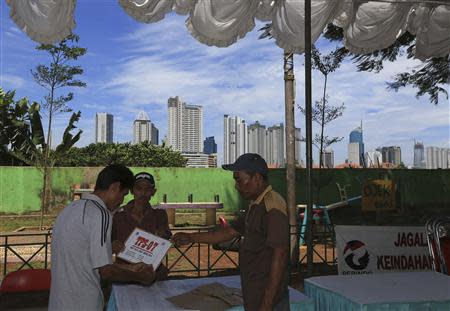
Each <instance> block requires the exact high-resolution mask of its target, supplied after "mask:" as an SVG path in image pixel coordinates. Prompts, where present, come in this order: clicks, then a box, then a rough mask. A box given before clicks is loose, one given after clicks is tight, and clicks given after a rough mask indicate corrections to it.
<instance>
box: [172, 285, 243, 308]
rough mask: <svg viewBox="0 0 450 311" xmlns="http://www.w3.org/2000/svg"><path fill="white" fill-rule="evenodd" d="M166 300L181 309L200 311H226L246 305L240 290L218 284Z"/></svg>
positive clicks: (204, 286)
mask: <svg viewBox="0 0 450 311" xmlns="http://www.w3.org/2000/svg"><path fill="white" fill-rule="evenodd" d="M166 299H167V300H168V301H170V302H171V303H173V304H174V305H176V306H178V307H180V308H183V309H189V310H199V311H209V310H216V311H225V310H228V309H230V308H231V307H235V306H240V305H242V304H243V303H244V301H243V299H242V293H241V290H240V289H239V288H231V287H227V286H225V285H223V284H220V283H217V282H215V283H210V284H205V285H202V286H199V287H197V288H195V289H194V290H192V291H189V292H186V293H184V294H181V295H177V296H173V297H169V298H166Z"/></svg>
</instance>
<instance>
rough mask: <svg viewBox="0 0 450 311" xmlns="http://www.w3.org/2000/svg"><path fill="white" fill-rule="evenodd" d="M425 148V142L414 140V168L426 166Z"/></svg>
mask: <svg viewBox="0 0 450 311" xmlns="http://www.w3.org/2000/svg"><path fill="white" fill-rule="evenodd" d="M425 167H426V162H425V149H424V148H423V143H422V142H419V141H415V142H414V168H425Z"/></svg>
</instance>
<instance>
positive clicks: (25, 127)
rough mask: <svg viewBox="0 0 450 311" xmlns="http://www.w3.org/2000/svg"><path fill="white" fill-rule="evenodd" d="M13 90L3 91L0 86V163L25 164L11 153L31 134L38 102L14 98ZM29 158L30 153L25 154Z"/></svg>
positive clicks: (18, 148) (20, 146) (17, 149)
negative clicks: (30, 102)
mask: <svg viewBox="0 0 450 311" xmlns="http://www.w3.org/2000/svg"><path fill="white" fill-rule="evenodd" d="M14 96H15V91H7V92H5V91H4V90H3V89H1V88H0V146H1V149H0V164H1V165H24V164H25V165H27V164H26V163H25V162H23V161H21V160H19V159H17V158H16V157H15V156H14V155H13V153H14V152H19V151H20V150H21V148H22V147H23V144H24V142H25V141H26V140H27V138H28V137H30V136H31V135H32V133H31V130H33V128H31V127H30V124H31V120H32V119H34V118H35V117H36V114H35V112H36V110H38V109H39V104H37V103H33V104H32V105H30V104H29V101H28V99H26V98H22V99H20V100H18V101H16V100H15V99H14ZM25 157H26V158H31V154H25Z"/></svg>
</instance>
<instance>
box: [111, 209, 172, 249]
mask: <svg viewBox="0 0 450 311" xmlns="http://www.w3.org/2000/svg"><path fill="white" fill-rule="evenodd" d="M133 204H134V202H133V201H130V202H128V204H127V205H125V206H124V207H122V208H121V209H120V210H119V211H118V212H117V213H115V214H114V217H113V227H112V233H111V236H112V240H113V241H114V240H119V241H121V242H123V243H125V241H126V240H127V239H128V237H129V236H130V234H131V232H133V230H134V229H135V228H140V229H142V230H145V231H147V232H150V233H152V234H156V235H158V236H160V237H162V238H164V239H169V238H170V237H171V235H172V234H171V232H170V229H169V221H168V219H167V213H166V211H165V210H162V209H154V208H152V207H151V205H150V203H149V204H148V206H147V208H146V209H145V213H144V217H143V218H142V220H141V222H140V223H139V222H137V221H136V220H135V219H134V218H133V217H132V216H131V210H132V209H133Z"/></svg>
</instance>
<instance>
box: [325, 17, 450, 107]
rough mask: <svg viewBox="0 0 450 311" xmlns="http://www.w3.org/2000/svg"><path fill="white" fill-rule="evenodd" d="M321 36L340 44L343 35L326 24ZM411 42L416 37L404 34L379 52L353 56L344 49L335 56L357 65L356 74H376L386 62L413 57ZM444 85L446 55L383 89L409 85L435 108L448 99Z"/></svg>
mask: <svg viewBox="0 0 450 311" xmlns="http://www.w3.org/2000/svg"><path fill="white" fill-rule="evenodd" d="M324 37H325V38H326V39H328V40H330V41H340V42H342V40H343V38H344V32H343V30H342V28H339V27H337V26H335V25H333V24H329V25H328V26H327V27H326V29H325V31H324ZM415 41H416V37H415V36H414V35H412V34H411V33H409V32H407V31H406V32H405V33H404V34H402V35H401V36H400V37H399V38H398V39H397V40H396V41H395V42H394V44H392V45H391V46H389V47H387V48H385V49H382V50H379V51H374V52H372V53H368V54H360V55H354V54H351V53H350V52H349V51H348V50H347V49H346V48H345V47H341V48H340V51H339V53H340V54H342V55H344V56H348V57H351V59H352V60H353V62H354V63H356V64H357V68H358V71H369V72H375V73H377V72H380V71H381V70H382V69H383V68H384V66H385V63H386V62H395V61H396V60H397V59H398V58H399V57H401V56H403V55H405V54H406V57H407V58H408V59H411V58H414V53H415V47H416V46H415ZM446 84H447V85H448V84H450V55H446V56H444V57H434V58H429V59H427V60H425V61H423V62H422V63H421V64H420V65H419V66H417V67H415V68H412V69H411V70H409V71H407V72H403V73H400V74H397V75H395V76H394V77H393V80H392V81H390V82H387V88H388V89H389V90H393V91H398V90H399V89H400V88H402V87H406V86H412V87H414V88H416V89H418V91H417V92H416V97H421V96H425V95H428V97H429V99H430V102H431V103H433V104H435V105H436V104H438V103H439V97H440V96H443V97H445V99H446V100H448V92H447V90H446V88H445V87H444V85H446ZM447 89H448V87H447Z"/></svg>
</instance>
